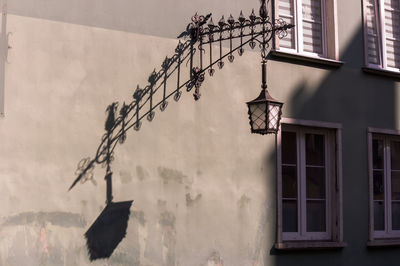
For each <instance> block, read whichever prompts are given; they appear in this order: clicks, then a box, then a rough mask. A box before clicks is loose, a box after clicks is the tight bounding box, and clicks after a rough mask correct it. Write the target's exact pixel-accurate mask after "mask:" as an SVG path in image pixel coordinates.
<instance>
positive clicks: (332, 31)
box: [273, 0, 338, 60]
mask: <svg viewBox="0 0 400 266" xmlns="http://www.w3.org/2000/svg"><path fill="white" fill-rule="evenodd" d="M292 1H294V24H295V28H294V30H293V31H294V32H293V36H294V38H295V39H294V43H295V48H294V49H290V48H285V47H280V46H279V38H275V43H274V46H275V49H276V50H278V51H281V52H286V53H292V54H299V55H303V56H307V57H317V58H330V59H334V60H337V59H338V52H337V47H338V41H337V20H336V0H321V22H322V25H321V26H322V40H321V41H322V53H321V54H318V53H311V52H307V51H304V50H303V18H302V16H303V14H302V0H292ZM273 14H274V19H278V18H279V0H274V4H273Z"/></svg>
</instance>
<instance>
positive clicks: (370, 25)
mask: <svg viewBox="0 0 400 266" xmlns="http://www.w3.org/2000/svg"><path fill="white" fill-rule="evenodd" d="M366 1H367V3H366V6H367V8H366V24H367V25H366V30H367V33H368V38H367V39H368V41H367V44H368V62H369V63H371V64H376V65H379V64H380V53H379V44H378V43H379V41H378V40H379V35H378V21H379V20H378V19H377V17H376V14H377V6H376V3H375V0H366Z"/></svg>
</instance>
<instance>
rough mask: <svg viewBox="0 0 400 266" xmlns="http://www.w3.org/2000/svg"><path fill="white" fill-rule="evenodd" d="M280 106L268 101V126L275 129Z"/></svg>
mask: <svg viewBox="0 0 400 266" xmlns="http://www.w3.org/2000/svg"><path fill="white" fill-rule="evenodd" d="M280 110H281V109H280V108H279V105H278V104H272V103H270V104H269V105H268V121H269V122H268V128H273V129H277V128H278V119H279V115H280Z"/></svg>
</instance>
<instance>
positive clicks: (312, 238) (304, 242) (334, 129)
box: [275, 118, 346, 249]
mask: <svg viewBox="0 0 400 266" xmlns="http://www.w3.org/2000/svg"><path fill="white" fill-rule="evenodd" d="M281 123H282V126H281V129H280V130H279V131H278V134H277V175H278V177H277V178H278V179H277V244H276V245H275V247H276V248H278V249H299V248H300V249H302V248H341V247H344V246H345V245H346V244H345V243H344V242H343V219H342V217H343V211H342V170H341V169H342V155H341V154H342V152H341V130H342V126H341V124H338V123H330V122H319V121H309V120H299V119H289V118H282V122H281ZM282 127H286V128H288V129H289V131H291V129H292V128H293V129H298V130H303V131H304V132H325V133H326V132H328V133H327V134H331V137H332V139H330V140H329V142H330V143H331V144H329V143H328V142H326V145H328V146H329V145H331V146H332V149H333V151H328V150H326V153H329V154H330V155H329V156H332V155H333V156H334V157H333V158H332V159H333V162H334V164H332V165H331V172H330V174H331V175H330V176H329V177H328V179H327V181H328V182H326V184H328V183H329V184H330V185H329V190H327V191H328V193H329V194H330V196H329V197H328V196H327V200H328V198H329V202H328V203H327V205H328V208H327V213H329V219H327V220H326V222H327V223H326V227H327V232H326V234H325V235H318V234H315V233H310V232H309V233H307V235H306V236H305V237H297V236H295V235H293V236H290V235H288V233H284V232H282V228H283V223H282V150H281V141H282ZM297 145H299V144H297ZM298 152H299V151H298ZM327 171H328V169H327ZM333 172H334V173H335V174H334V175H333V176H332V173H333ZM302 179H303V180H305V178H302ZM303 187H304V186H303ZM298 216H299V214H298ZM327 218H328V217H327ZM328 221H329V222H328ZM299 223H301V222H300V221H299ZM303 226H304V221H303ZM289 234H290V233H289ZM294 234H298V235H299V234H300V232H297V233H294Z"/></svg>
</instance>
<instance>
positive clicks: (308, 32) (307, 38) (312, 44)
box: [303, 21, 322, 54]
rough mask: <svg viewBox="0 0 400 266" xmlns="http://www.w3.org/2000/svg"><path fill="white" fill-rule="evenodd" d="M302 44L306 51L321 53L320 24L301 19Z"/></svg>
mask: <svg viewBox="0 0 400 266" xmlns="http://www.w3.org/2000/svg"><path fill="white" fill-rule="evenodd" d="M303 45H304V47H303V49H304V51H306V52H310V53H316V54H322V26H321V24H319V23H312V22H306V21H303Z"/></svg>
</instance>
